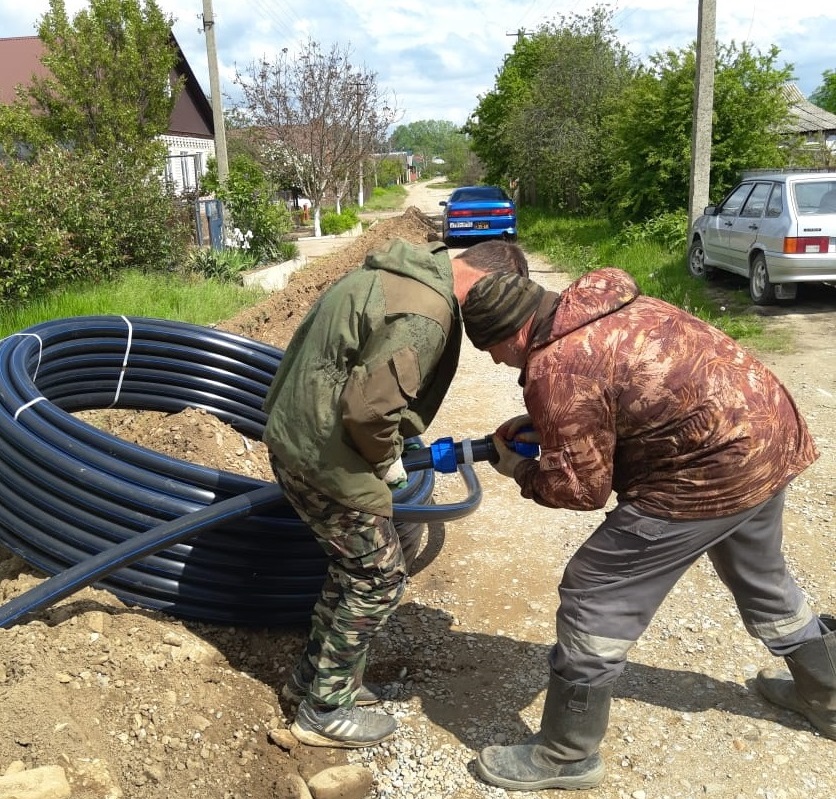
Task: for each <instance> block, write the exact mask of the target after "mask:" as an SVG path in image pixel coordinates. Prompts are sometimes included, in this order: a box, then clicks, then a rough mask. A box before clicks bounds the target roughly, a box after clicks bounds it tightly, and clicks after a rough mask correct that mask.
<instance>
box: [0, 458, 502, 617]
mask: <svg viewBox="0 0 836 799" xmlns="http://www.w3.org/2000/svg"><path fill="white" fill-rule="evenodd" d="M466 448H467V445H466V444H465V445H464V447H462V446H461V445H459V446H458V452H459V453H460V454H461V453H463V452H464V451H466ZM426 453H432V448H431V447H425V448H422V449H419V450H413V451H411V452H410V453H409V455H411V456H412V457H411V458H405V461H404V466H405V468H408V469H410V470H412V471H415V470H418V469H420V468H425V467H423V466H421V465H420V464H422V463H424V462H425V458H426V457H427V455H426ZM489 454H490V448H489V447H487V446H481V447H479V448H477V459H478V460H486V459H488V457H489ZM461 456H462V457H464V455H463V454H462V455H461ZM430 457H431V455H430ZM467 477H468V476H467V475H465V479H466V482H467V483H468V488H469V489H470V492H471V494H470V496H471V498H473V497H474V495H476V494H478V493H479V492H480V489H479V487H478V483H477V482H476V481H475V480H468V479H467ZM282 501H283V494H282V491H281V488H280V487H279V486H277V485H267V486H265V487H264V488H259V489H256V490H255V491H251V492H249V493H247V494H243V495H240V496H237V497H232V498H231V499H227V500H225V501H224V502H221V503H218V504H217V505H212V506H210V507H207V508H204V509H202V510H199V511H195V512H194V513H190V514H189V515H187V516H183V517H181V518H179V519H175V520H174V521H171V522H168V523H166V524H162V525H160V526H158V527H155V528H154V529H152V530H149V531H147V532H146V533H143V534H141V535H138V536H135V537H133V538H130V539H128V540H126V541H123V542H122V543H121V544H117V545H116V546H113V547H111V548H109V549H107V550H104V551H102V552H100V553H99V554H97V555H94V556H92V557H89V558H87V559H86V560H83V561H81V562H79V563H77V564H76V565H75V566H72V567H70V568H69V569H65V570H64V571H62V572H60V573H59V574H57V575H55V576H54V577H50V578H49V579H47V580H45V581H44V582H42V583H40V584H39V585H37V586H36V587H35V588H31V589H30V590H29V591H27V592H26V593H25V594H22V595H21V596H19V597H15V598H14V599H11V600H9V601H8V602H6V603H5V604H4V605H2V606H0V628H5V627H12V626H14V625H15V624H16V623H17V622H18V621H20V620H21V619H22V618H24V617H25V616H28V615H29V614H31V613H34V612H36V611H39V610H43V609H44V608H47V607H49V606H50V605H52V604H54V603H55V602H58V601H59V600H61V599H63V598H65V597H67V596H69V595H70V594H73V593H75V592H76V591H78V590H80V589H81V588H84V587H85V586H88V585H92V584H93V583H95V582H97V581H98V580H100V579H102V578H103V577H106V576H107V575H109V574H111V573H113V572H114V571H116V570H118V569H123V568H125V567H126V566H129V565H130V564H132V563H135V562H136V561H138V560H140V559H141V558H144V557H146V556H148V555H153V554H154V553H156V552H159V551H160V550H161V549H165V548H166V547H169V546H171V545H173V544H177V543H179V542H181V541H184V540H187V539H188V538H191V537H193V536H195V535H196V534H198V533H199V532H204V531H208V530H210V529H212V528H214V527H217V526H218V525H220V524H223V523H226V522H229V521H234V520H235V519H239V518H243V517H244V516H248V515H250V514H251V513H253V511H255V510H259V509H266V508H270V507H272V506H274V505H276V504H278V503H280V502H282ZM470 512H471V509H470V506H469V503H466V504H461V505H460V506H459V507H458V508H457V509H455V510H454V509H453V508H452V507H450V508H449V513H448V514H446V515H445V516H444V518H445V520H446V519H450V518H451V515H452V518H457V517H458V516H457V514H458V515H461V516H463V515H466V514H468V513H470ZM313 599H315V597H310V600H311V601H313ZM292 618H293V619H294V620H296V621H303V620H304V619H305V618H307V613H306V612H304V611H302V612H298V613H297V614H296V615H294V616H293V617H292ZM287 620H289V619H286V621H287Z"/></svg>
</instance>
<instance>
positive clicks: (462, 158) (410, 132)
mask: <svg viewBox="0 0 836 799" xmlns="http://www.w3.org/2000/svg"><path fill="white" fill-rule="evenodd" d="M390 146H391V147H392V149H393V150H407V151H409V152H411V153H413V154H414V155H417V156H418V157H419V159H420V161H421V163H422V164H423V169H424V172H425V173H428V174H432V173H433V172H434V171H436V170H434V169H433V166H432V162H433V159H434V158H441V160H442V161H444V163H443V164H439V165H438V170H437V171H443V172H444V173H445V174H446V175H447V176H448V177H450V178H451V179H454V176H455V175H456V174H458V173H461V172H462V171H463V167H464V164H465V163H466V161H467V155H466V153H467V150H468V145H467V137H466V136H465V134H464V133H463V132H462V130H461V127H460V126H458V125H456V124H455V123H454V122H450V121H448V120H440V119H422V120H419V121H417V122H410V123H409V124H407V125H399V126H398V127H397V128H395V132H394V133H393V134H392V138H391V139H390Z"/></svg>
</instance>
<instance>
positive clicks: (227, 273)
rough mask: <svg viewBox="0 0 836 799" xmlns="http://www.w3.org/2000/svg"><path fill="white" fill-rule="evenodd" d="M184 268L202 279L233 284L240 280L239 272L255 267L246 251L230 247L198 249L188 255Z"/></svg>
mask: <svg viewBox="0 0 836 799" xmlns="http://www.w3.org/2000/svg"><path fill="white" fill-rule="evenodd" d="M186 266H187V267H188V269H190V270H191V271H193V272H197V273H198V274H199V275H201V276H202V277H205V278H210V279H214V280H220V281H222V282H224V283H234V282H237V281H238V279H239V278H240V276H241V272H246V271H247V270H248V269H252V268H253V267H254V266H255V260H254V259H253V257H252V256H251V255H249V254H248V253H247V251H246V250H240V249H235V248H232V247H227V248H225V249H222V250H215V249H211V248H207V247H198V248H195V249H194V250H192V251H191V252H190V253H189V257H188V260H187V261H186Z"/></svg>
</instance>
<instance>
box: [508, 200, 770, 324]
mask: <svg viewBox="0 0 836 799" xmlns="http://www.w3.org/2000/svg"><path fill="white" fill-rule="evenodd" d="M518 217H519V223H520V243H521V244H522V245H523V246H524V247H525V248H526V249H527V250H529V251H530V252H541V253H543V254H544V255H545V256H546V257H547V258H548V259H549V260H550V261H551V262H552V263H553V264H554V265H555V267H556V268H558V269H561V270H562V271H565V272H568V273H569V274H571V275H574V276H576V277H577V276H580V275H582V274H584V273H585V272H588V271H590V270H592V269H597V268H600V267H602V266H616V267H618V268H619V269H624V270H625V271H626V272H629V273H630V274H631V275H632V276H633V277H634V278H635V279H636V282H637V283H638V284H639V287H640V288H641V290H642V292H644V293H645V294H648V295H650V296H652V297H659V298H660V299H663V300H665V301H666V302H669V303H671V304H672V305H676V306H678V307H680V308H683V309H685V310H686V311H688V312H689V313H692V314H694V315H695V316H698V317H699V318H701V319H703V320H705V321H707V322H709V323H710V324H713V325H714V326H716V327H718V328H720V329H721V330H723V331H725V332H726V333H728V334H729V335H730V336H733V337H735V338H746V339H747V341H755V340H757V339H758V337H759V336H760V333H761V331H762V330H763V325H762V322H761V320H760V319H759V317H757V316H754V315H751V312H750V311H749V308H750V303H748V302H738V301H736V299H735V297H734V296H729V297H728V299H726V298H724V299H723V300H722V301H721V300H718V299H717V298H716V297H714V296H712V294H710V293H709V291H708V288H707V286H706V285H705V284H704V283H700V282H699V281H696V280H694V279H693V278H692V277H691V276H690V275H689V274H688V270H687V268H686V265H685V256H684V255H683V248H682V243H681V241H676V240H675V237H674V240H673V246H669V245H666V244H663V243H660V241H659V237H660V236H661V237H662V238H665V237H667V235H668V234H666V233H663V231H669V233H670V235H671V236H673V231H674V230H675V229H676V227H677V220H676V218H675V215H672V216H671V217H670V218H660V220H659V222H658V223H657V224H656V225H653V224H649V225H648V226H647V227H646V228H645V231H646V233H645V234H639V233H638V232H637V231H638V226H636V228H637V231H636V233H635V235H632V236H631V235H630V234H625V233H623V232H622V231H621V230H620V229H619V228H618V227H616V226H615V225H613V224H611V223H609V222H607V221H606V220H603V219H601V218H600V217H598V218H588V217H579V216H557V215H554V214H549V213H546V212H544V211H541V210H533V209H530V208H523V209H520V211H519V212H518Z"/></svg>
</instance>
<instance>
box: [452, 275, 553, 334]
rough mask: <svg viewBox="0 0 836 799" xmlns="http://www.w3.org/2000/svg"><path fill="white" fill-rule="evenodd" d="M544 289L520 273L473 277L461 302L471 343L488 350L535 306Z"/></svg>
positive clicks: (519, 323) (515, 327)
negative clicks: (472, 281)
mask: <svg viewBox="0 0 836 799" xmlns="http://www.w3.org/2000/svg"><path fill="white" fill-rule="evenodd" d="M545 293H546V290H545V289H544V288H543V287H542V286H540V285H538V284H537V283H535V282H534V281H533V280H529V279H528V278H526V277H523V276H522V275H517V274H509V273H508V272H491V273H490V274H487V275H485V277H483V278H481V279H480V280H478V281H476V283H475V284H474V285H473V286H472V287H471V289H470V291H468V293H467V297H466V298H465V301H464V305H463V306H462V318H463V320H464V329H465V332H466V333H467V336H468V338H469V339H470V340H471V342H473V346H474V347H476V349H478V350H487V349H489V348H490V347H494V346H496V345H497V344H499V343H501V342H503V341H505V339H507V338H510V337H511V336H513V335H514V333H516V332H517V331H518V330H519V329H520V328H521V327H522V326H523V325H524V324H525V323H526V322H527V321H528V319H529V317H530V316H531V315H532V314H533V313H534V312H535V311H536V310H537V308H538V306H539V305H540V301H541V300H542V299H543V295H544V294H545Z"/></svg>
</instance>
